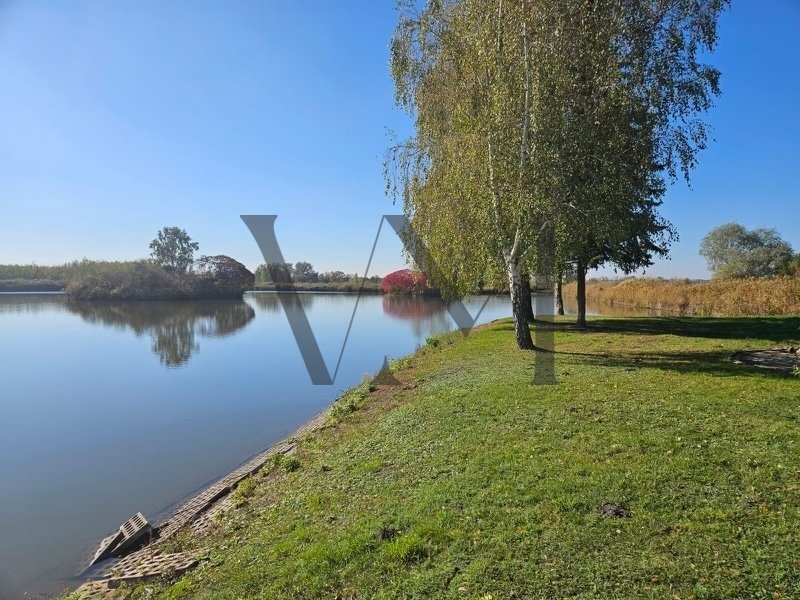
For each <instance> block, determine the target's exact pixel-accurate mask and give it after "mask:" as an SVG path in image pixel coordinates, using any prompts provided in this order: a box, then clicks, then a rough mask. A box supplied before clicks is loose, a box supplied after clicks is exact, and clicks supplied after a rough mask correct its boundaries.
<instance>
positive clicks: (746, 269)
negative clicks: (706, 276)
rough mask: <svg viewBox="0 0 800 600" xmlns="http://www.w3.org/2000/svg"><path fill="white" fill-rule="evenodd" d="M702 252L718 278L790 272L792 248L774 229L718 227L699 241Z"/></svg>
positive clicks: (763, 275) (768, 275)
mask: <svg viewBox="0 0 800 600" xmlns="http://www.w3.org/2000/svg"><path fill="white" fill-rule="evenodd" d="M700 255H701V256H703V257H704V258H705V259H706V261H707V262H708V269H709V271H711V272H712V273H713V274H714V276H715V277H719V278H722V279H737V278H745V277H771V276H774V275H781V274H788V273H789V272H790V271H791V270H792V269H793V268H794V267H792V261H793V259H795V257H794V254H793V252H792V247H791V246H790V245H789V244H788V243H787V242H785V241H784V240H783V239H781V237H780V236H779V235H778V232H777V231H775V230H774V229H766V228H758V229H752V230H748V229H746V228H745V227H743V226H742V225H740V224H739V223H727V224H725V225H720V226H719V227H715V228H714V229H712V230H711V231H709V232H708V234H706V236H705V237H704V238H703V241H702V243H701V244H700Z"/></svg>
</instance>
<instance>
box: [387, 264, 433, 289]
mask: <svg viewBox="0 0 800 600" xmlns="http://www.w3.org/2000/svg"><path fill="white" fill-rule="evenodd" d="M427 289H428V277H427V276H426V275H425V273H422V272H419V271H412V270H411V269H401V270H400V271H395V272H394V273H389V274H388V275H387V276H386V277H384V278H383V280H382V281H381V290H382V291H383V293H385V294H421V293H423V292H424V291H425V290H427Z"/></svg>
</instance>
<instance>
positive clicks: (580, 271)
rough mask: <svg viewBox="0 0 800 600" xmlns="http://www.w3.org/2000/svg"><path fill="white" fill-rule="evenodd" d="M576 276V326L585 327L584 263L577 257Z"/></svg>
mask: <svg viewBox="0 0 800 600" xmlns="http://www.w3.org/2000/svg"><path fill="white" fill-rule="evenodd" d="M575 270H576V271H577V276H578V285H577V288H578V297H577V300H578V327H586V264H585V263H584V262H583V260H581V259H578V261H577V265H576V269H575Z"/></svg>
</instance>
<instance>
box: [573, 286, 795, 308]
mask: <svg viewBox="0 0 800 600" xmlns="http://www.w3.org/2000/svg"><path fill="white" fill-rule="evenodd" d="M575 291H576V290H575V283H569V284H567V285H565V286H564V294H565V295H571V296H574V295H575ZM586 298H587V300H588V301H589V302H599V303H603V304H610V305H618V306H631V307H636V308H648V309H653V310H660V311H667V312H673V313H676V314H679V315H698V316H719V317H723V316H724V317H744V316H767V315H797V314H800V277H773V278H768V279H716V280H712V281H691V280H688V279H654V278H643V277H642V278H640V277H632V278H627V279H618V280H599V279H595V280H590V281H588V282H587V283H586Z"/></svg>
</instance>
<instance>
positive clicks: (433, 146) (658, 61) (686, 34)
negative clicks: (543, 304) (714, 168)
mask: <svg viewBox="0 0 800 600" xmlns="http://www.w3.org/2000/svg"><path fill="white" fill-rule="evenodd" d="M417 4H418V3H417V2H414V1H413V0H408V1H405V2H401V3H400V19H399V23H398V26H397V29H396V31H395V35H394V38H393V41H392V75H393V78H394V80H395V86H396V99H397V102H398V103H399V104H400V105H401V106H402V107H404V108H405V109H406V110H407V111H408V112H409V113H410V114H411V115H412V117H413V118H414V120H415V135H414V136H413V137H412V138H411V139H410V140H407V141H405V142H402V143H400V144H398V145H397V146H395V147H394V148H393V149H392V151H391V153H390V159H389V161H388V162H387V176H388V177H387V182H388V185H389V189H390V191H391V192H394V193H396V194H397V195H398V196H400V197H401V198H402V199H403V202H404V210H405V212H406V213H407V216H408V217H409V222H410V224H411V227H412V228H413V229H414V231H415V233H416V234H417V235H416V236H407V238H408V239H407V241H408V240H417V239H418V240H419V241H420V243H421V244H422V245H424V252H420V248H415V247H414V246H413V244H412V245H411V247H410V248H408V249H409V252H410V254H411V255H412V257H413V258H414V259H415V261H416V262H417V264H418V266H419V267H421V268H422V269H423V270H425V271H426V272H428V273H429V274H430V275H431V279H432V283H433V284H434V285H436V286H437V287H439V288H440V289H441V290H442V291H443V292H444V293H445V294H451V295H464V294H467V293H470V292H472V291H475V289H476V288H477V286H478V285H479V284H480V282H482V281H487V280H488V281H493V282H496V281H498V280H500V279H501V278H503V279H505V280H506V281H507V283H508V287H509V289H510V290H511V296H512V306H513V307H514V316H515V331H516V335H517V342H518V344H519V346H520V347H522V348H530V347H532V341H531V338H530V332H529V330H528V326H527V323H525V313H526V308H525V304H526V303H525V298H524V296H525V288H526V279H527V271H528V270H531V269H537V267H536V265H539V267H538V268H541V265H542V264H555V263H557V261H556V258H559V257H561V258H565V259H566V258H567V257H572V258H575V257H584V258H585V255H586V254H589V255H590V256H595V255H596V254H597V251H598V250H600V251H601V255H602V256H604V257H606V260H617V261H619V264H620V265H624V266H629V265H633V264H638V263H643V262H647V261H648V260H650V257H651V256H652V253H653V252H660V251H662V249H663V248H664V247H665V245H666V244H667V243H668V242H669V239H670V232H671V229H670V227H669V224H667V223H665V222H664V221H663V220H662V219H661V218H660V217H659V216H658V213H657V207H658V205H659V204H660V197H661V195H662V194H663V190H664V187H665V178H666V177H675V176H676V175H677V174H678V173H681V172H682V173H683V174H684V175H686V176H687V177H688V173H689V171H690V170H691V168H692V167H693V166H694V164H695V161H696V155H697V152H698V151H699V150H701V149H702V148H703V147H704V146H705V143H706V137H707V129H706V126H705V124H704V123H703V121H702V120H701V119H699V118H698V115H699V114H700V113H702V112H703V111H704V110H706V109H707V108H708V107H709V106H710V103H711V99H712V97H713V96H714V95H715V94H717V93H718V91H719V88H718V79H719V73H718V72H717V71H716V69H714V68H712V67H710V66H708V65H705V64H703V63H702V61H701V60H700V57H701V55H702V54H703V53H704V52H705V51H707V50H710V49H712V48H713V46H714V45H715V42H716V20H717V16H718V14H719V12H720V11H721V10H722V9H723V8H724V7H725V6H726V4H727V1H726V0H669V1H667V0H540V1H537V2H532V1H529V0H428V1H427V2H424V3H423V4H422V6H421V8H420V7H418V6H417Z"/></svg>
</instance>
